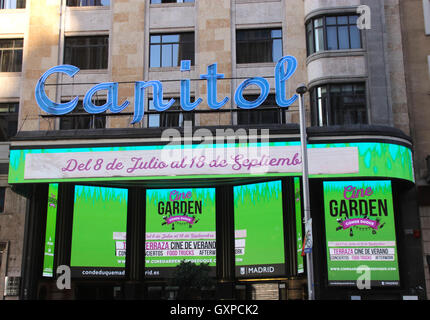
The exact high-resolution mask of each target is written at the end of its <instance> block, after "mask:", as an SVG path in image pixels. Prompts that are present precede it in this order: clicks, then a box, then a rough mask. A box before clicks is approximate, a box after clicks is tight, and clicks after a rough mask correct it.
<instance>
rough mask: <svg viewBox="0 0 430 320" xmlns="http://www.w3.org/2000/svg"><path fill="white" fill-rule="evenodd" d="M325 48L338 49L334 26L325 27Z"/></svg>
mask: <svg viewBox="0 0 430 320" xmlns="http://www.w3.org/2000/svg"><path fill="white" fill-rule="evenodd" d="M327 49H328V50H337V49H338V45H337V28H336V27H327Z"/></svg>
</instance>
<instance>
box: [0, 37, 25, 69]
mask: <svg viewBox="0 0 430 320" xmlns="http://www.w3.org/2000/svg"><path fill="white" fill-rule="evenodd" d="M23 44H24V41H23V40H22V39H0V72H21V69H22V49H23Z"/></svg>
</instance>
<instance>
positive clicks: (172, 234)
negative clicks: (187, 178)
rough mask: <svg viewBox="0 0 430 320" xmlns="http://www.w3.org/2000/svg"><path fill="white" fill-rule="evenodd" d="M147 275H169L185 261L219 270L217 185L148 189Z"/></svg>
mask: <svg viewBox="0 0 430 320" xmlns="http://www.w3.org/2000/svg"><path fill="white" fill-rule="evenodd" d="M145 255H146V260H145V261H146V263H145V267H146V268H145V276H146V277H147V278H151V277H152V278H158V277H162V278H168V277H171V276H172V273H173V271H174V270H175V267H176V266H178V265H179V264H180V262H181V261H191V262H194V263H196V264H200V263H208V264H209V266H210V267H212V272H215V270H214V269H215V266H216V237H215V188H194V189H153V190H147V191H146V243H145Z"/></svg>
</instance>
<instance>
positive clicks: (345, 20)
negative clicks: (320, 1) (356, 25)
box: [337, 16, 348, 24]
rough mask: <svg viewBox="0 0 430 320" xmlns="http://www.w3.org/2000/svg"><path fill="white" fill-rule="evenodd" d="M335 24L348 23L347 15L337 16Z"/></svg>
mask: <svg viewBox="0 0 430 320" xmlns="http://www.w3.org/2000/svg"><path fill="white" fill-rule="evenodd" d="M337 24H348V17H347V16H345V17H337Z"/></svg>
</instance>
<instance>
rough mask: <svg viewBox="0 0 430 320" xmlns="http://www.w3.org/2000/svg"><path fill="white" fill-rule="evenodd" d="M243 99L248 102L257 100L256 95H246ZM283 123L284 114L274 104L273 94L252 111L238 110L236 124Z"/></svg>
mask: <svg viewBox="0 0 430 320" xmlns="http://www.w3.org/2000/svg"><path fill="white" fill-rule="evenodd" d="M244 98H245V99H246V100H248V101H253V100H256V99H257V98H258V95H246V96H244ZM281 123H285V114H284V112H283V110H282V109H281V108H279V107H278V105H277V104H276V99H275V95H274V94H269V96H268V97H267V99H266V100H265V101H264V102H263V104H262V105H260V106H259V107H258V108H256V109H253V110H242V109H238V112H237V124H238V125H249V124H281Z"/></svg>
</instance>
